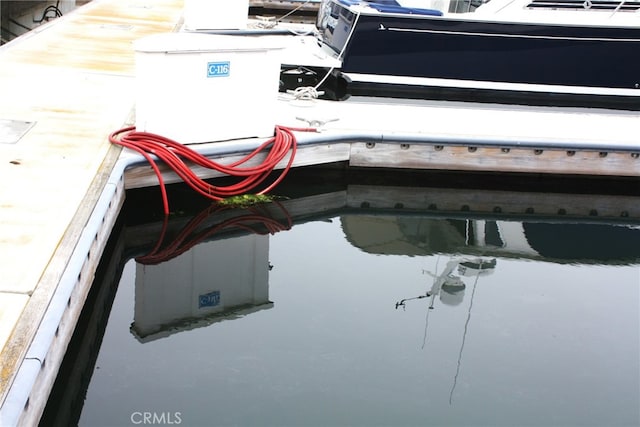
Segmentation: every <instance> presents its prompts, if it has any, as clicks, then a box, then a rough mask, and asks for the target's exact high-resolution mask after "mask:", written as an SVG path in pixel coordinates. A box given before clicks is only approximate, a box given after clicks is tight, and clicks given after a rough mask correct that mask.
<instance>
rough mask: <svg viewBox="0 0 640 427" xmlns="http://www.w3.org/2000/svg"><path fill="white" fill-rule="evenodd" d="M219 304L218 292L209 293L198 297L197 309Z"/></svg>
mask: <svg viewBox="0 0 640 427" xmlns="http://www.w3.org/2000/svg"><path fill="white" fill-rule="evenodd" d="M218 304H220V291H213V292H209V293H208V294H204V295H200V296H199V297H198V308H204V307H215V306H216V305H218Z"/></svg>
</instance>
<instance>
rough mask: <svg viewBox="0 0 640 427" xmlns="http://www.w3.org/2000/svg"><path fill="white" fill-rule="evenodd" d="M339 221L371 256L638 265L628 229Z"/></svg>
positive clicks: (638, 246) (406, 219)
mask: <svg viewBox="0 0 640 427" xmlns="http://www.w3.org/2000/svg"><path fill="white" fill-rule="evenodd" d="M341 221H342V228H343V230H344V232H345V235H346V237H347V239H348V240H349V241H350V242H351V244H353V245H354V246H356V247H359V248H361V249H362V250H364V251H366V252H370V253H379V254H389V255H411V256H423V255H432V254H437V253H464V254H478V255H489V256H500V257H518V258H528V259H538V260H544V261H549V262H558V263H566V262H573V263H584V264H625V263H637V262H638V261H639V260H640V228H638V227H633V226H629V225H611V224H593V223H586V222H585V223H554V222H542V221H540V222H521V221H508V220H503V221H494V220H485V219H455V218H432V217H424V216H423V217H417V216H388V215H343V216H342V217H341ZM467 267H468V268H472V267H473V266H472V265H471V264H469V265H468V266H467Z"/></svg>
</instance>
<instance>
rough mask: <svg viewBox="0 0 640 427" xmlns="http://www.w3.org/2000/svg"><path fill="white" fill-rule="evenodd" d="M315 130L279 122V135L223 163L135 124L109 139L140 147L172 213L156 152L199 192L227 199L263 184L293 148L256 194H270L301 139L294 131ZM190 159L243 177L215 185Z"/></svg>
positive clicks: (210, 197) (166, 206)
mask: <svg viewBox="0 0 640 427" xmlns="http://www.w3.org/2000/svg"><path fill="white" fill-rule="evenodd" d="M294 130H295V131H305V132H308V131H314V130H315V129H306V128H305V129H298V128H295V129H294V128H286V127H283V126H276V129H275V135H274V136H273V137H272V138H270V139H269V140H267V141H265V142H264V143H263V144H262V145H260V146H259V147H258V148H256V149H255V150H253V151H252V152H251V153H249V154H247V155H246V156H245V157H243V158H242V159H240V160H238V161H236V162H234V163H232V164H230V165H221V164H219V163H216V162H214V161H213V160H210V159H208V158H207V157H205V156H203V155H202V154H200V153H198V152H196V151H194V150H192V149H191V148H189V147H187V146H186V145H183V144H180V143H179V142H176V141H174V140H172V139H169V138H166V137H163V136H160V135H156V134H153V133H149V132H137V131H136V130H135V127H134V126H131V127H126V128H123V129H120V130H117V131H115V132H113V133H112V134H111V135H109V141H110V142H111V143H113V144H117V145H121V146H123V147H126V148H129V149H131V150H134V151H137V152H138V153H140V154H141V155H142V156H144V158H145V159H146V160H147V161H148V162H149V164H150V165H151V167H152V168H153V170H154V172H155V173H156V176H157V177H158V184H159V186H160V191H161V193H162V203H163V208H164V213H165V214H166V215H168V214H169V202H168V198H167V191H166V188H165V184H164V180H163V178H162V173H161V172H160V169H159V168H158V166H157V164H156V162H155V160H154V159H153V157H152V155H155V156H156V157H157V158H158V159H160V160H161V161H163V162H164V163H166V164H167V165H168V166H169V167H170V168H171V169H172V170H173V171H174V172H175V173H176V174H177V175H178V176H179V177H180V179H182V180H183V181H184V182H185V183H186V184H187V185H189V186H190V187H191V188H192V189H194V190H195V191H196V192H198V193H199V194H201V195H203V196H205V197H207V198H209V199H212V200H223V199H224V198H225V197H230V196H236V195H240V194H246V193H248V192H250V191H252V190H253V189H255V188H256V187H257V186H259V185H260V184H262V183H263V182H264V181H265V179H266V178H267V177H268V176H269V175H270V174H271V172H273V170H274V169H275V167H276V165H277V164H278V163H279V162H280V161H282V160H283V159H284V158H285V157H286V156H287V154H288V153H289V152H291V154H290V156H289V161H288V162H287V165H286V166H285V167H284V169H283V170H282V172H281V173H280V175H279V176H278V177H277V178H276V179H275V181H274V182H272V183H271V184H269V185H267V186H266V187H265V188H263V189H262V190H260V191H258V192H257V193H256V194H266V193H268V192H269V191H271V190H272V189H273V188H275V186H276V185H278V184H279V183H280V181H282V179H283V178H284V177H285V175H286V174H287V172H289V169H290V168H291V165H292V163H293V159H294V157H295V154H296V149H297V141H296V137H295V135H294V134H293V131H294ZM265 150H268V151H267V155H266V157H265V159H264V160H263V161H262V162H261V163H260V164H259V165H257V166H243V165H244V164H245V163H246V162H247V161H249V160H251V159H252V158H254V157H255V156H256V155H257V154H259V153H261V152H264V151H265ZM186 161H188V162H190V163H192V164H195V165H198V166H201V167H204V168H207V169H213V170H216V171H218V172H221V173H224V174H226V175H230V176H235V177H239V178H241V179H240V181H239V182H237V183H235V184H231V185H227V186H215V185H211V184H209V183H207V182H206V181H204V180H202V179H201V178H199V177H198V176H197V175H196V174H195V173H194V172H193V171H192V170H191V168H190V167H189V165H188V164H187V163H186Z"/></svg>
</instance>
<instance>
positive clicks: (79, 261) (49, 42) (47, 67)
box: [0, 0, 640, 426]
mask: <svg viewBox="0 0 640 427" xmlns="http://www.w3.org/2000/svg"><path fill="white" fill-rule="evenodd" d="M182 8H183V2H182V0H154V1H153V2H150V1H147V0H94V1H92V2H91V3H89V4H87V5H85V6H83V7H81V8H79V9H77V10H76V11H75V12H74V13H71V14H68V15H67V16H65V17H63V18H60V19H58V20H55V21H52V22H51V23H49V24H47V25H45V26H42V27H40V28H38V29H37V30H36V31H34V32H32V33H30V34H28V35H27V36H25V37H22V38H19V39H16V40H15V41H13V42H11V43H8V44H6V45H4V46H3V47H2V48H0V93H2V95H3V98H2V99H3V101H4V102H2V103H1V104H0V159H1V161H0V179H1V182H2V183H3V190H2V192H1V193H0V199H1V201H0V216H1V221H0V256H1V257H2V260H3V262H2V267H1V273H2V274H1V275H2V278H3V281H2V283H1V284H0V295H1V297H0V349H1V352H0V366H1V372H0V404H1V406H0V425H3V426H4V425H14V424H19V423H21V424H26V425H35V424H36V423H37V420H38V419H39V417H40V414H41V411H42V410H43V408H44V405H45V404H46V401H47V397H48V393H49V391H50V388H51V385H52V383H53V381H54V379H55V375H56V373H57V369H58V367H59V364H60V362H61V360H62V357H63V356H64V353H65V350H66V345H67V343H68V340H69V339H70V336H71V334H72V333H73V330H74V326H75V321H76V319H77V316H78V314H79V312H80V310H81V309H82V306H83V303H84V298H85V297H86V294H87V292H88V289H89V287H90V286H91V283H92V277H93V272H94V270H95V267H96V266H97V263H98V261H99V259H100V255H101V252H102V249H103V247H104V244H105V241H106V239H107V238H108V235H109V231H110V228H111V224H112V223H113V222H114V221H115V218H116V217H117V214H118V211H119V208H120V205H121V203H122V200H123V198H124V188H125V187H127V188H129V187H139V186H144V185H155V184H156V180H155V176H154V175H153V174H152V173H151V171H150V168H148V167H146V166H144V165H143V164H142V163H140V162H139V159H136V158H135V156H128V155H127V156H125V160H126V162H125V163H126V164H127V165H129V166H130V167H128V169H127V170H126V172H125V170H124V169H120V167H121V166H122V164H123V163H122V158H123V157H122V156H121V153H120V149H119V148H116V147H114V146H111V145H110V144H109V141H108V134H109V133H110V132H112V131H114V130H116V129H119V128H121V127H123V126H125V125H128V124H132V123H134V122H135V119H134V117H133V116H132V111H133V107H134V105H135V96H134V85H135V70H134V52H133V47H132V42H133V41H134V40H136V39H139V38H141V37H144V36H146V35H150V34H154V33H162V32H170V31H174V30H176V29H177V28H179V27H180V24H181V19H182ZM301 119H302V120H301ZM277 120H278V122H279V123H278V124H281V125H286V126H296V127H299V126H307V125H309V124H311V126H312V127H316V126H315V125H317V124H320V126H318V127H319V130H320V131H319V132H313V133H300V147H301V148H300V151H299V154H298V156H296V161H295V163H294V165H295V166H302V165H310V164H318V163H327V162H335V161H346V162H349V163H350V164H351V165H355V166H375V167H404V168H417V169H456V170H478V171H480V170H485V171H486V170H489V171H508V172H522V171H528V172H534V173H554V174H572V175H573V174H581V175H590V176H596V175H603V176H626V177H640V159H639V158H638V157H639V155H638V154H639V153H640V140H639V139H638V138H637V136H636V135H637V129H638V125H639V124H640V116H639V115H638V113H637V112H627V111H610V110H597V109H556V108H541V107H537V108H529V107H509V106H499V105H490V104H484V105H477V104H475V105H474V104H464V103H447V102H435V101H434V102H419V101H409V100H406V101H400V100H389V99H382V98H375V99H371V98H357V97H354V98H351V99H349V100H348V101H345V102H331V101H292V100H291V99H288V98H287V97H284V96H282V99H281V100H280V101H279V110H278V113H277ZM315 122H318V123H315ZM258 142H259V141H253V140H249V141H246V140H243V141H227V142H220V143H215V144H201V145H199V149H200V150H203V151H207V150H209V152H210V155H211V156H212V157H216V158H227V159H228V158H231V157H234V156H237V152H238V146H240V145H242V144H244V145H246V146H247V147H251V146H255V144H257V143H258ZM240 151H241V150H240ZM230 153H233V154H230ZM127 159H128V160H127ZM136 162H138V163H136ZM136 165H139V166H137V167H136ZM201 172H202V173H201V175H203V176H207V173H208V172H206V171H201Z"/></svg>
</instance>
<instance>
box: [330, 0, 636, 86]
mask: <svg viewBox="0 0 640 427" xmlns="http://www.w3.org/2000/svg"><path fill="white" fill-rule="evenodd" d="M333 7H334V9H335V10H333V11H332V13H333V15H334V21H335V25H333V27H332V28H326V27H325V28H322V23H321V22H320V21H319V22H318V25H319V27H320V28H319V29H320V31H321V33H322V34H323V37H324V39H325V43H326V44H328V45H329V46H331V47H332V48H333V49H334V50H335V51H336V52H341V51H342V58H343V65H342V69H341V71H342V72H343V73H356V74H374V75H389V76H406V77H423V78H435V79H447V80H461V81H475V82H492V83H493V82H496V83H519V84H529V85H531V84H535V85H553V86H574V87H578V86H580V87H588V88H607V89H610V88H615V89H638V91H639V94H640V27H638V28H624V27H589V26H560V25H538V24H535V25H531V24H522V23H505V22H488V21H473V20H464V19H449V18H445V17H433V16H414V15H399V14H388V15H382V14H381V15H368V14H361V15H360V16H359V17H358V18H357V20H356V19H355V14H353V13H352V12H350V11H349V9H348V8H347V6H344V5H342V4H338V3H334V4H333ZM355 21H357V25H356V28H355V30H354V31H353V33H352V34H351V35H350V37H349V34H350V32H351V26H352V24H353V22H355ZM346 39H348V43H347V46H346V47H344V41H345V40H346Z"/></svg>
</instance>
